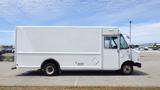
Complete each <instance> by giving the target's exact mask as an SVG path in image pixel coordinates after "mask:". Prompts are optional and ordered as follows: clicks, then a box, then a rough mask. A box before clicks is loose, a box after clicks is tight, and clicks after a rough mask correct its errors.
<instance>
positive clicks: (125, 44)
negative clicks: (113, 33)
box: [120, 34, 129, 49]
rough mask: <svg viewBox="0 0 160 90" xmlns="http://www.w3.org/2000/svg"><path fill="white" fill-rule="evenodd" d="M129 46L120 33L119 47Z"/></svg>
mask: <svg viewBox="0 0 160 90" xmlns="http://www.w3.org/2000/svg"><path fill="white" fill-rule="evenodd" d="M128 48H129V46H128V44H127V42H126V40H125V38H124V37H123V35H122V34H121V35H120V49H128Z"/></svg>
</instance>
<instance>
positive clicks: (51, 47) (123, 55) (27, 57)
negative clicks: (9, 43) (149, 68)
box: [15, 26, 141, 76]
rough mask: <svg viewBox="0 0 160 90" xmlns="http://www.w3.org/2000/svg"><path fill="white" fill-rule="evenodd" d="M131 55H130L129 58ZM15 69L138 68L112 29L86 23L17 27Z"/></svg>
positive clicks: (49, 72) (47, 71)
mask: <svg viewBox="0 0 160 90" xmlns="http://www.w3.org/2000/svg"><path fill="white" fill-rule="evenodd" d="M131 56H132V57H131ZM15 63H16V68H37V69H41V70H42V71H43V72H44V73H45V75H48V76H51V75H57V74H59V72H60V71H61V70H121V72H122V73H123V74H127V75H128V74H131V73H132V72H133V66H138V67H141V63H140V62H139V55H138V53H137V52H136V51H133V50H132V55H131V52H130V49H129V46H128V44H127V42H126V40H125V39H124V37H123V35H122V34H121V33H120V32H119V30H118V29H116V28H106V27H92V26H90V27H87V26H17V27H16V45H15Z"/></svg>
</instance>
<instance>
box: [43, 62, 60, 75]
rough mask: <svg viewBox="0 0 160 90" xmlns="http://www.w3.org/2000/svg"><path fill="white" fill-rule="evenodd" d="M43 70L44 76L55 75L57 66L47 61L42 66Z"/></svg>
mask: <svg viewBox="0 0 160 90" xmlns="http://www.w3.org/2000/svg"><path fill="white" fill-rule="evenodd" d="M43 72H44V74H45V75H46V76H55V75H57V74H58V72H59V71H58V67H57V66H56V65H55V64H53V63H47V64H45V65H44V67H43Z"/></svg>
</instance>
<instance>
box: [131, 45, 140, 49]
mask: <svg viewBox="0 0 160 90" xmlns="http://www.w3.org/2000/svg"><path fill="white" fill-rule="evenodd" d="M129 47H130V48H132V49H134V48H138V47H139V45H129Z"/></svg>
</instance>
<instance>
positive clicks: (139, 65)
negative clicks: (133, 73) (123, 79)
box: [133, 63, 142, 68]
mask: <svg viewBox="0 0 160 90" xmlns="http://www.w3.org/2000/svg"><path fill="white" fill-rule="evenodd" d="M133 66H137V67H139V68H141V67H142V65H141V63H134V64H133Z"/></svg>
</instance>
